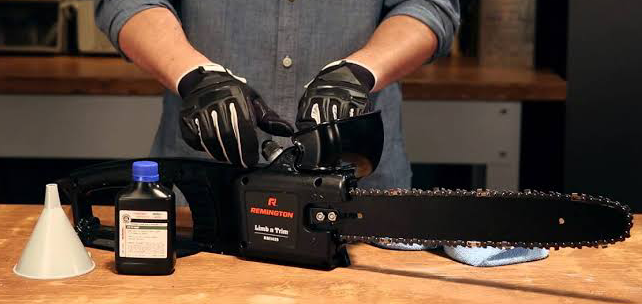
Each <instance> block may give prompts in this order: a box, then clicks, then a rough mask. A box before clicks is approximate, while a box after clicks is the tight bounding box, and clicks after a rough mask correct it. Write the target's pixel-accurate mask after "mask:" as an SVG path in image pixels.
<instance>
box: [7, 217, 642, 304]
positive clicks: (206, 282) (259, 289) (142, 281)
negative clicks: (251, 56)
mask: <svg viewBox="0 0 642 304" xmlns="http://www.w3.org/2000/svg"><path fill="white" fill-rule="evenodd" d="M41 208H42V207H41V206H24V205H0V231H2V234H0V257H1V258H0V302H1V303H23V302H41V303H66V304H67V303H81V302H91V303H308V302H313V303H317V302H318V303H352V302H360V303H459V302H465V303H549V302H552V303H633V302H638V301H642V231H641V230H642V229H641V227H640V225H639V224H638V225H636V226H634V227H633V231H632V237H631V238H630V239H628V240H627V241H626V242H624V243H619V244H616V245H613V246H611V247H609V248H608V249H594V248H589V249H582V250H573V249H561V250H559V251H552V252H551V256H550V257H549V258H547V259H545V260H542V261H537V262H531V263H524V264H518V265H510V266H502V267H494V268H475V267H470V266H465V265H462V264H459V263H456V262H453V261H451V260H449V259H448V258H446V257H444V256H441V255H438V254H435V253H431V252H402V251H390V250H383V249H378V248H374V247H371V246H368V245H356V246H351V247H350V248H349V251H350V253H351V256H352V259H353V264H354V265H352V266H351V267H349V268H337V269H335V270H332V271H320V270H310V269H303V268H296V267H287V266H280V265H273V264H266V263H259V262H251V261H244V260H241V259H239V258H236V257H231V256H223V255H218V254H212V253H199V254H196V255H193V256H190V257H185V258H181V259H178V261H177V263H176V272H175V273H174V274H173V275H170V276H157V277H140V276H121V275H117V274H115V273H114V262H113V259H114V257H113V252H107V251H102V250H96V249H91V248H90V249H89V251H90V252H91V254H92V257H93V259H94V261H95V262H96V269H94V270H93V271H92V272H90V273H89V274H86V275H83V276H80V277H76V278H70V279H64V280H53V281H38V280H29V279H24V278H21V277H18V276H17V275H14V274H13V272H12V268H13V266H14V265H15V264H16V262H17V261H18V259H19V258H20V254H21V251H22V248H23V246H24V245H25V244H26V242H27V240H28V238H29V235H30V233H31V230H32V229H33V226H34V225H35V222H36V221H37V218H38V215H39V213H40V211H41ZM111 212H113V211H112V209H111V208H109V207H99V208H97V214H100V213H102V214H103V215H104V217H108V218H111V217H112V216H109V215H111ZM635 220H636V221H637V222H638V223H639V221H640V220H642V216H641V215H636V217H635Z"/></svg>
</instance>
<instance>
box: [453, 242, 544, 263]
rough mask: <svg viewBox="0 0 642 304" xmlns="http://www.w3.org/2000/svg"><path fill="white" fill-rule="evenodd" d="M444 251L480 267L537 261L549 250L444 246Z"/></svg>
mask: <svg viewBox="0 0 642 304" xmlns="http://www.w3.org/2000/svg"><path fill="white" fill-rule="evenodd" d="M444 251H445V252H446V254H447V255H448V256H449V257H450V258H451V259H453V260H455V261H459V262H461V263H464V264H468V265H472V266H478V267H490V266H502V265H511V264H517V263H524V262H530V261H537V260H541V259H544V258H546V257H548V250H546V249H542V248H533V249H528V248H520V247H516V248H511V249H499V248H493V247H487V248H468V247H462V246H456V247H450V246H444Z"/></svg>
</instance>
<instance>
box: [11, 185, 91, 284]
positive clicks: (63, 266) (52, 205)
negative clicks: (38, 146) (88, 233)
mask: <svg viewBox="0 0 642 304" xmlns="http://www.w3.org/2000/svg"><path fill="white" fill-rule="evenodd" d="M95 266H96V264H95V263H94V261H92V260H91V257H90V256H89V253H88V252H87V250H85V247H84V246H83V245H82V242H81V241H80V238H78V235H77V234H76V231H74V228H73V227H71V224H70V223H69V220H68V219H67V215H65V212H64V211H63V210H62V207H61V206H60V197H59V196H58V185H56V184H48V185H47V192H46V195H45V208H44V209H43V210H42V213H41V214H40V218H38V223H37V224H36V227H35V228H34V229H33V232H32V233H31V238H29V242H28V243H27V246H26V247H25V248H24V249H23V250H22V256H21V257H20V261H18V264H16V266H14V267H13V272H15V273H16V274H17V275H20V276H23V277H27V278H30V279H43V280H44V279H63V278H69V277H75V276H79V275H83V274H85V273H88V272H90V271H92V270H93V269H94V267H95Z"/></svg>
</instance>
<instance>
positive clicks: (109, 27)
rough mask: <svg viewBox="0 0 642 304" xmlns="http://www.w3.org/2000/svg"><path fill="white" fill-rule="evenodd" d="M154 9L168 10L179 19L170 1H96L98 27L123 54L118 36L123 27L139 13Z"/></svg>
mask: <svg viewBox="0 0 642 304" xmlns="http://www.w3.org/2000/svg"><path fill="white" fill-rule="evenodd" d="M154 7H165V8H167V9H169V10H170V11H171V12H172V13H173V14H174V15H175V16H176V18H177V19H178V13H177V12H176V9H174V6H173V5H172V3H171V2H170V1H169V0H96V1H95V16H96V25H97V26H98V28H99V29H100V30H101V31H102V32H103V33H105V35H107V37H108V38H109V41H111V43H112V44H113V45H114V47H115V48H116V49H117V50H118V51H119V52H120V53H121V54H123V52H122V50H121V49H120V45H119V44H118V34H119V33H120V30H121V29H122V28H123V25H125V22H127V20H129V18H131V17H132V16H134V15H136V14H137V13H139V12H141V11H143V10H146V9H150V8H154ZM123 55H124V54H123Z"/></svg>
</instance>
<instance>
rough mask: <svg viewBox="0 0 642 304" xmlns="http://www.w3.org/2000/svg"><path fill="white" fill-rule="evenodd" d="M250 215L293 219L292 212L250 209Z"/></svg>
mask: <svg viewBox="0 0 642 304" xmlns="http://www.w3.org/2000/svg"><path fill="white" fill-rule="evenodd" d="M250 213H254V214H262V215H269V216H276V217H285V218H294V212H290V211H281V210H272V209H263V208H257V207H251V208H250Z"/></svg>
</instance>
